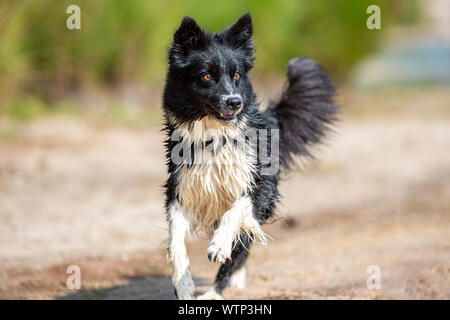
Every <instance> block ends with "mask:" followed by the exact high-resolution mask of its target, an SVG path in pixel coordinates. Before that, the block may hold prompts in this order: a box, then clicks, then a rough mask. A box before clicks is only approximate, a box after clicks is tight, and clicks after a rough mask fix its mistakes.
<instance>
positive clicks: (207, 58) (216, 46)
mask: <svg viewBox="0 0 450 320" xmlns="http://www.w3.org/2000/svg"><path fill="white" fill-rule="evenodd" d="M252 34H253V27H252V19H251V16H250V14H248V13H247V14H245V15H243V16H242V17H241V18H239V19H238V21H237V22H236V23H235V24H234V25H232V26H231V27H229V28H226V29H225V30H223V31H222V32H221V33H214V34H209V33H206V32H204V31H203V30H202V29H201V28H200V27H199V26H198V24H197V23H196V22H195V20H194V19H192V18H189V17H185V18H184V19H183V21H182V22H181V25H180V27H179V28H178V30H177V31H176V32H175V35H174V39H173V44H172V47H171V48H170V50H169V72H168V76H167V83H166V88H165V93H164V106H165V108H168V109H169V111H170V112H171V114H172V115H173V116H175V117H177V118H178V119H179V120H181V121H190V120H198V119H200V118H202V117H204V116H207V115H209V116H212V117H215V118H217V119H219V120H221V121H223V122H225V123H228V124H231V123H235V122H236V121H239V119H240V118H241V117H242V116H243V114H245V113H246V108H249V107H250V106H251V105H252V104H253V101H254V99H255V98H254V94H253V90H252V87H251V84H250V79H249V75H248V72H249V71H250V70H251V68H252V67H253V60H254V58H253V54H254V51H255V49H254V46H253V42H252Z"/></svg>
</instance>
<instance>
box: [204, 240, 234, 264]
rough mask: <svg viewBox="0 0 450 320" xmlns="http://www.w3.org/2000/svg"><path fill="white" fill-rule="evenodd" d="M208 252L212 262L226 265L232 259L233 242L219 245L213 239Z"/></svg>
mask: <svg viewBox="0 0 450 320" xmlns="http://www.w3.org/2000/svg"><path fill="white" fill-rule="evenodd" d="M207 252H208V259H209V260H210V261H211V262H217V263H225V262H226V261H227V260H228V259H231V242H230V243H227V242H225V243H219V242H218V241H217V240H214V238H213V240H212V241H211V243H210V244H209V246H208V250H207Z"/></svg>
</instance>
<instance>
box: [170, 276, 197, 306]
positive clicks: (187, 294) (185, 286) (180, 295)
mask: <svg viewBox="0 0 450 320" xmlns="http://www.w3.org/2000/svg"><path fill="white" fill-rule="evenodd" d="M173 285H174V287H175V288H174V290H175V296H176V297H177V299H178V300H194V291H195V285H194V281H193V280H192V276H191V273H190V272H189V270H186V272H185V273H184V274H183V275H182V277H181V278H180V279H179V280H178V281H175V282H174V284H173Z"/></svg>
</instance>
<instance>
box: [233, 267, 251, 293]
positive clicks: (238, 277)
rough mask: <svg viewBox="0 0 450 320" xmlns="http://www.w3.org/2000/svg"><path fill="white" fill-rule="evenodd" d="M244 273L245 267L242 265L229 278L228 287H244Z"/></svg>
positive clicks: (245, 273)
mask: <svg viewBox="0 0 450 320" xmlns="http://www.w3.org/2000/svg"><path fill="white" fill-rule="evenodd" d="M246 275H247V269H246V268H245V267H242V268H241V269H239V270H238V271H236V272H235V273H234V274H233V275H232V276H231V278H230V287H233V288H237V289H244V288H245V278H246Z"/></svg>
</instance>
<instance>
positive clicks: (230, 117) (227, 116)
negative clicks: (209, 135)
mask: <svg viewBox="0 0 450 320" xmlns="http://www.w3.org/2000/svg"><path fill="white" fill-rule="evenodd" d="M239 112H241V110H238V111H235V112H230V113H225V112H221V113H220V117H221V118H222V119H223V120H225V121H231V120H235V119H236V116H237V115H238V114H239Z"/></svg>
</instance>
